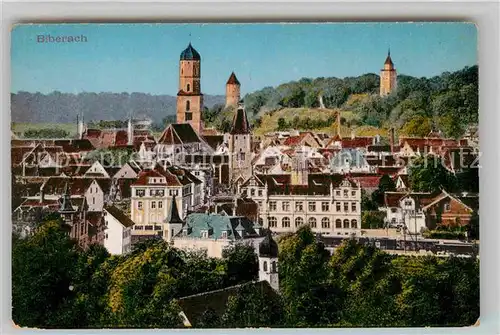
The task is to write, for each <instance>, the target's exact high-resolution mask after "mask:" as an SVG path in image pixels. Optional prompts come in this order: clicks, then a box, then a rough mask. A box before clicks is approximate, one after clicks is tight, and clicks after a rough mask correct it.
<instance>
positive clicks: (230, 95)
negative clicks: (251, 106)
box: [226, 72, 240, 108]
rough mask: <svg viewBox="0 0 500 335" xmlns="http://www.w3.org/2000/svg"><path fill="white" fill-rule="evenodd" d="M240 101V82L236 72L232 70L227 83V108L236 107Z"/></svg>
mask: <svg viewBox="0 0 500 335" xmlns="http://www.w3.org/2000/svg"><path fill="white" fill-rule="evenodd" d="M239 102H240V82H239V81H238V78H236V75H235V74H234V72H231V75H230V76H229V79H228V80H227V83H226V108H227V107H231V106H233V107H236V106H238V103H239Z"/></svg>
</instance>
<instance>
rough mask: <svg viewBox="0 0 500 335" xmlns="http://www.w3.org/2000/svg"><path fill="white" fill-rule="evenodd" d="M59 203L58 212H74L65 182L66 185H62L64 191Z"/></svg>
mask: <svg viewBox="0 0 500 335" xmlns="http://www.w3.org/2000/svg"><path fill="white" fill-rule="evenodd" d="M60 202H61V205H60V207H59V212H62V213H65V212H66V213H67V212H73V211H74V209H73V205H72V204H71V195H70V193H69V186H68V182H66V184H65V185H64V190H63V194H62V197H61V200H60Z"/></svg>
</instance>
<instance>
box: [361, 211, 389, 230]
mask: <svg viewBox="0 0 500 335" xmlns="http://www.w3.org/2000/svg"><path fill="white" fill-rule="evenodd" d="M384 219H385V213H384V212H379V211H363V215H362V216H361V228H362V229H379V228H384V227H385V222H384Z"/></svg>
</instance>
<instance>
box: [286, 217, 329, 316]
mask: <svg viewBox="0 0 500 335" xmlns="http://www.w3.org/2000/svg"><path fill="white" fill-rule="evenodd" d="M279 249H280V252H279V264H280V289H281V292H282V295H283V299H284V301H285V308H286V310H285V314H286V318H287V321H286V323H287V324H289V325H294V326H308V325H320V324H326V323H328V320H329V317H330V313H332V310H331V308H330V307H331V306H330V303H332V302H334V301H335V300H334V299H332V300H329V298H330V297H332V292H331V291H330V290H329V289H328V288H329V287H328V286H327V285H326V278H327V274H328V271H327V267H326V264H327V262H328V259H329V253H328V251H327V250H326V249H325V247H324V245H322V244H320V243H318V242H317V241H316V239H315V237H314V235H313V233H312V232H311V230H310V228H309V227H307V226H304V227H301V228H299V229H298V231H297V232H296V233H295V234H293V235H290V236H287V237H284V238H283V239H282V240H280V243H279Z"/></svg>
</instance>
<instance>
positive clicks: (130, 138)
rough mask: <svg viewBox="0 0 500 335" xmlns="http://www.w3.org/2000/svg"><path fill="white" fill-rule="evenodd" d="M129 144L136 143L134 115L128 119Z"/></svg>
mask: <svg viewBox="0 0 500 335" xmlns="http://www.w3.org/2000/svg"><path fill="white" fill-rule="evenodd" d="M127 139H128V141H127V145H129V146H130V145H133V144H134V128H133V125H132V115H131V116H130V117H129V119H128V124H127Z"/></svg>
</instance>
